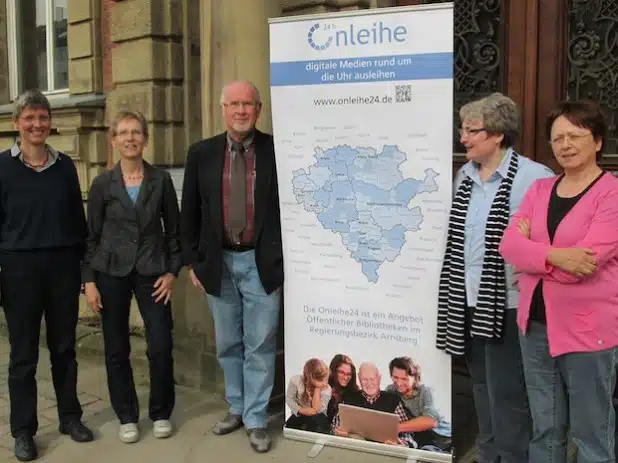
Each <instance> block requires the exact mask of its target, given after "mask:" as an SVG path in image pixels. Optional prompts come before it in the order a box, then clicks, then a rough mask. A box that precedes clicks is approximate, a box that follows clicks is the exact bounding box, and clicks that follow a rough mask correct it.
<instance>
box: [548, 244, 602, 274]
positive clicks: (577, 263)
mask: <svg viewBox="0 0 618 463" xmlns="http://www.w3.org/2000/svg"><path fill="white" fill-rule="evenodd" d="M547 262H549V263H550V264H551V265H553V266H554V267H558V268H560V269H562V270H564V271H565V272H567V273H570V274H571V275H574V276H577V277H586V276H589V275H592V274H593V273H594V272H595V271H596V270H597V265H598V263H597V259H596V257H594V251H593V250H592V249H589V248H551V249H550V251H549V253H548V254H547Z"/></svg>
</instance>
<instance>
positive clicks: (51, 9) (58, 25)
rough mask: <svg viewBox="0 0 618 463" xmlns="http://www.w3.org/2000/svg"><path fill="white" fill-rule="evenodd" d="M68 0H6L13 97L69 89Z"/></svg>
mask: <svg viewBox="0 0 618 463" xmlns="http://www.w3.org/2000/svg"><path fill="white" fill-rule="evenodd" d="M67 1H68V0H6V2H7V16H8V18H7V19H8V21H7V24H8V39H9V40H8V42H9V72H10V84H11V97H12V98H14V97H15V96H17V95H18V94H19V92H21V91H23V90H26V89H29V88H39V89H40V90H42V91H44V92H46V93H63V92H66V91H67V90H68V87H69V54H68V48H67V45H68V44H67Z"/></svg>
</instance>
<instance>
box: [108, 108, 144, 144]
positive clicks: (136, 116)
mask: <svg viewBox="0 0 618 463" xmlns="http://www.w3.org/2000/svg"><path fill="white" fill-rule="evenodd" d="M126 119H133V120H134V121H137V122H139V124H140V125H141V126H142V133H143V134H144V137H146V138H148V121H146V118H145V117H144V115H143V114H142V113H140V112H139V111H128V110H123V111H120V112H118V114H116V117H114V120H113V121H112V125H111V126H110V127H109V131H110V133H111V134H112V136H113V137H115V136H116V135H118V124H120V121H124V120H126Z"/></svg>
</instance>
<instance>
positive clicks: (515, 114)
mask: <svg viewBox="0 0 618 463" xmlns="http://www.w3.org/2000/svg"><path fill="white" fill-rule="evenodd" d="M459 117H460V119H461V122H462V123H463V122H464V121H482V122H483V127H484V128H485V130H486V131H487V133H493V134H503V135H504V139H503V140H502V143H501V145H502V147H506V148H508V147H512V146H513V145H514V144H515V142H516V141H517V139H518V138H519V134H520V131H521V119H520V115H519V109H518V108H517V104H516V103H515V102H514V101H513V100H512V99H511V98H509V97H508V96H505V95H503V94H502V93H492V94H491V95H489V96H486V97H484V98H481V99H480V100H475V101H471V102H470V103H467V104H465V105H463V106H462V107H461V109H460V110H459Z"/></svg>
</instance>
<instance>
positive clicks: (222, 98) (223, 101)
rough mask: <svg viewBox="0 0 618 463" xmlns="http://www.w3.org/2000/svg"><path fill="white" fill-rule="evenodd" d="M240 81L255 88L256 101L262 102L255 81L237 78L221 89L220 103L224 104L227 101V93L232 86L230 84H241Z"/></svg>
mask: <svg viewBox="0 0 618 463" xmlns="http://www.w3.org/2000/svg"><path fill="white" fill-rule="evenodd" d="M239 83H243V84H247V85H248V86H249V87H251V88H252V89H253V94H254V95H255V102H256V103H257V104H258V105H260V104H262V98H261V97H260V90H259V89H258V88H257V86H256V85H255V84H254V83H253V82H251V81H248V80H235V81H233V82H230V83H228V84H226V85H225V86H224V87H223V88H222V89H221V96H220V97H219V104H221V105H222V104H223V103H225V94H226V92H227V90H228V89H229V88H230V86H232V85H234V84H239Z"/></svg>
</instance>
